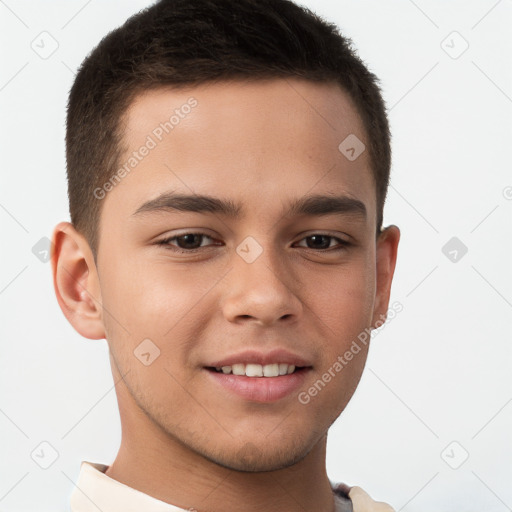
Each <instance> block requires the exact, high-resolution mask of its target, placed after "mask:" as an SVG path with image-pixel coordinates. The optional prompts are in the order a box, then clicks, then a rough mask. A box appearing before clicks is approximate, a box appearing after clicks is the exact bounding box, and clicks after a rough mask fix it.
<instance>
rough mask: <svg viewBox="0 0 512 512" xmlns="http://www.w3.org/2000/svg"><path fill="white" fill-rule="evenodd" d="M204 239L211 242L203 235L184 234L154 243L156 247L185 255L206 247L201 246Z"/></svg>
mask: <svg viewBox="0 0 512 512" xmlns="http://www.w3.org/2000/svg"><path fill="white" fill-rule="evenodd" d="M204 239H209V240H213V239H212V238H211V237H210V236H208V235H205V234H204V233H184V234H183V235H178V236H172V237H168V238H164V239H163V240H160V241H159V242H156V243H157V245H162V246H164V247H165V248H167V249H170V250H173V251H177V252H183V253H186V252H195V251H197V250H199V249H201V248H202V247H206V246H207V245H206V246H205V245H202V242H203V241H204ZM173 242H174V243H173ZM208 245H213V244H208Z"/></svg>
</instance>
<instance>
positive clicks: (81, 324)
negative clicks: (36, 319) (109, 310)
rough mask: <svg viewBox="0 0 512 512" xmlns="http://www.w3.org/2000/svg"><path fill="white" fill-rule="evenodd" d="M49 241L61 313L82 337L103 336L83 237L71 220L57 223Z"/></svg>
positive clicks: (94, 275) (96, 281)
mask: <svg viewBox="0 0 512 512" xmlns="http://www.w3.org/2000/svg"><path fill="white" fill-rule="evenodd" d="M52 242H53V252H52V255H51V262H52V273H53V286H54V289H55V295H56V297H57V301H58V303H59V306H60V308H61V310H62V312H63V313H64V316H65V317H66V318H67V319H68V321H69V323H70V324H71V325H72V326H73V327H74V329H75V330H76V331H77V332H78V333H79V334H81V335H82V336H84V337H85V338H89V339H101V338H105V328H104V325H103V308H102V301H101V290H100V285H99V279H98V273H97V270H96V264H95V262H94V257H93V255H92V251H91V249H90V247H89V244H88V243H87V240H86V239H85V237H84V236H83V235H82V234H81V233H79V232H78V231H77V230H76V229H75V227H74V226H73V225H72V224H71V223H69V222H61V223H59V224H58V225H57V226H56V227H55V229H54V231H53V234H52Z"/></svg>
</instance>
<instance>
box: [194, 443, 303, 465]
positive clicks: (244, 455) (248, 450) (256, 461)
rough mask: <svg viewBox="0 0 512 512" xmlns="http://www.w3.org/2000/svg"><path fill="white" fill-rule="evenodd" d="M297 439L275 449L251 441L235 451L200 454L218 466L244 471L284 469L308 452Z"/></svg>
mask: <svg viewBox="0 0 512 512" xmlns="http://www.w3.org/2000/svg"><path fill="white" fill-rule="evenodd" d="M310 450H311V447H310V448H309V449H306V448H305V447H304V446H301V445H300V443H298V442H297V440H294V441H292V442H290V446H288V447H286V446H283V445H281V447H280V448H279V449H275V448H274V447H272V446H269V445H268V444H263V445H261V446H258V445H256V444H254V443H252V442H250V441H249V442H247V443H245V444H243V445H242V446H241V447H240V448H239V449H238V450H237V451H231V450H229V451H228V450H223V451H222V452H220V453H215V454H205V453H203V454H202V455H203V456H204V457H206V458H207V459H209V460H210V461H211V462H214V463H215V464H218V465H219V466H222V467H225V468H228V469H231V470H234V471H240V472H245V473H260V472H264V471H277V470H280V469H285V468H288V467H290V466H293V465H294V464H297V463H298V462H299V461H301V460H302V459H304V458H305V457H306V456H307V454H308V453H309V452H310Z"/></svg>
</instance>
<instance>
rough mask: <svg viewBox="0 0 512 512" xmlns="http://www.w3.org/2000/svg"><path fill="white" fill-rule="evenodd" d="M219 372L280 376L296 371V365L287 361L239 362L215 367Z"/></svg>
mask: <svg viewBox="0 0 512 512" xmlns="http://www.w3.org/2000/svg"><path fill="white" fill-rule="evenodd" d="M215 369H216V370H217V371H218V372H221V371H222V373H224V374H230V373H233V375H245V376H247V377H278V376H280V375H289V374H291V373H293V372H294V371H295V365H293V364H287V363H271V364H266V365H265V366H263V365H261V364H253V363H249V364H243V363H237V364H234V365H232V366H222V367H216V368H215Z"/></svg>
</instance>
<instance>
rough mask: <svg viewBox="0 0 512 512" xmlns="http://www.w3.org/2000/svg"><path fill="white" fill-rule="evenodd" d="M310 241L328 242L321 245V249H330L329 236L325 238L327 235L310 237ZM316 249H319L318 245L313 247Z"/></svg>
mask: <svg viewBox="0 0 512 512" xmlns="http://www.w3.org/2000/svg"><path fill="white" fill-rule="evenodd" d="M308 238H310V239H314V240H320V239H322V238H323V239H324V241H327V244H325V243H324V244H320V245H322V247H321V249H327V248H328V247H329V237H328V236H325V235H312V236H310V237H308ZM313 248H314V249H315V248H316V249H318V244H316V245H314V247H313Z"/></svg>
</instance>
